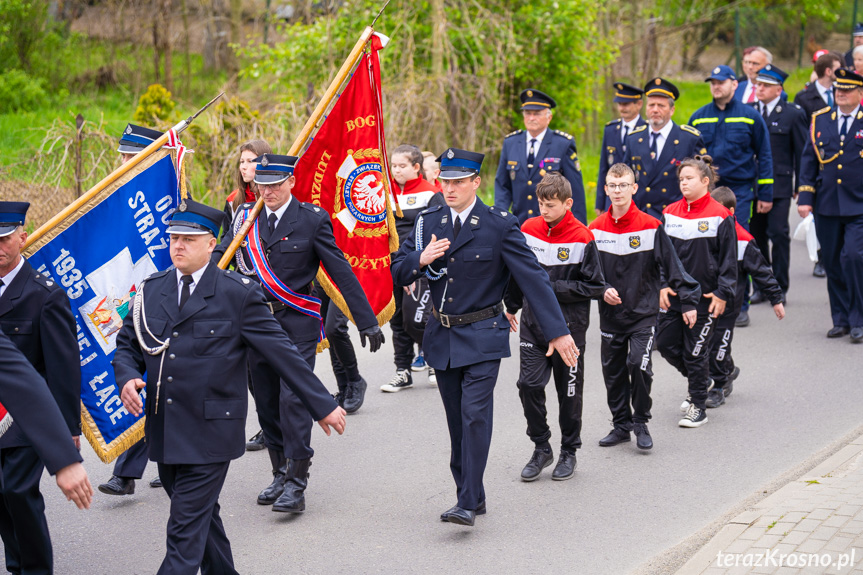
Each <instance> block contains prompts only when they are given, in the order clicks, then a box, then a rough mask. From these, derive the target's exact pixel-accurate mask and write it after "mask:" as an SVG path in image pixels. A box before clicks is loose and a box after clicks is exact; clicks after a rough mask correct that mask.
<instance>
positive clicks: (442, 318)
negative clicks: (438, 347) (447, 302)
mask: <svg viewBox="0 0 863 575" xmlns="http://www.w3.org/2000/svg"><path fill="white" fill-rule="evenodd" d="M439 315H440V324H441V325H442V326H444V327H449V326H450V325H449V316H448V315H446V314H445V313H439Z"/></svg>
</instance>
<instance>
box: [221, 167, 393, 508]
mask: <svg viewBox="0 0 863 575" xmlns="http://www.w3.org/2000/svg"><path fill="white" fill-rule="evenodd" d="M256 160H257V162H258V165H257V167H256V168H255V183H256V184H258V189H259V190H260V192H261V197H262V198H263V200H264V206H265V207H264V209H263V210H261V213H260V214H259V215H258V220H257V224H258V230H259V232H258V236H259V238H260V245H261V250H262V251H261V253H260V258H261V260H262V261H260V262H259V263H260V264H261V265H265V266H268V267H269V269H270V271H271V272H272V273H273V274H275V276H276V277H277V278H278V280H279V282H280V283H281V284H282V285H284V286H287V288H288V289H290V290H292V291H293V292H294V293H295V294H299V295H301V296H304V297H307V296H313V295H314V294H313V285H312V281H313V280H314V279H315V276H316V275H317V273H318V268H320V267H321V265H323V266H324V268H326V271H327V274H328V275H329V276H330V278H332V279H333V282H334V283H335V284H336V285H337V286H338V287H339V290H340V293H341V294H342V296H343V297H344V299H345V301H346V302H347V304H348V307H349V308H350V311H351V315H352V316H353V320H354V323H356V325H357V329H358V330H359V332H360V338H361V342H362V344H363V346H365V344H366V338H368V339H369V342H370V348H371V350H372V351H373V352H374V351H377V350H378V349H379V348H380V346H381V343H383V341H384V334H383V332H382V331H381V328H380V327H379V326H378V320H377V318H376V317H375V313H374V311H372V308H371V306H370V305H369V302H368V299H366V295H365V292H363V289H362V286H360V283H359V280H357V277H356V275H354V272H353V270H352V269H351V266H350V264H349V263H348V262H347V260H346V259H345V256H344V252H343V251H342V250H341V249H340V248H339V247H338V246H337V245H336V240H335V238H334V237H333V228H332V224H331V223H330V216H329V214H328V213H327V212H326V211H325V210H323V209H321V208H319V207H318V206H315V205H312V204H306V203H303V202H300V201H298V200H296V199H295V198H293V196H292V195H291V190H292V189H293V187H294V183H295V182H296V179H295V178H294V175H293V174H294V165H295V164H296V162H297V157H296V156H283V155H277V154H264V155H262V156H260V157H259V158H257V159H256ZM251 208H252V204H244V205H243V206H242V208H241V209H239V210H237V214H236V216H235V217H234V222H233V224H232V226H231V228H230V229H229V230H227V232H226V233H225V235H224V237H223V238H222V244H221V245H220V246H218V247H217V248H216V250H215V251H214V252H213V261H214V262H218V261H219V259H220V258H221V256H222V254H223V253H224V252H225V250H226V249H227V247H228V246H229V245H230V243H231V241H232V240H233V239H234V235H235V234H236V233H237V231H238V230H239V228H240V226H241V225H242V223H243V222H244V221H245V217H246V214H247V212H248V211H249V210H250V209H251ZM254 233H255V232H254V230H253V231H252V232H250V234H249V237H248V238H247V241H246V245H245V247H243V248H242V249H240V250H238V251H237V255H236V262H237V269H238V270H239V271H240V272H242V273H244V274H246V275H248V276H250V277H254V278H256V281H258V280H257V275H258V274H257V272H256V271H255V270H256V268H255V264H254V262H253V259H252V257H251V252H250V246H249V245H248V242H250V241H252V238H253V237H254ZM267 285H269V286H270V288H278V287H279V286H277V285H273V284H272V281H271V282H270V283H267V282H265V285H263V286H261V287H262V288H264V294H265V295H266V297H267V305H269V306H270V309H271V310H272V313H273V315H274V316H275V318H276V319H277V320H278V322H279V324H281V326H282V328H283V329H284V330H285V331H286V332H287V334H288V335H289V336H290V338H291V341H293V342H294V344H295V345H296V346H297V348H298V349H299V351H300V355H301V356H302V357H303V358H304V359H305V360H306V363H307V364H308V365H309V366H310V367H311V368H312V369H314V366H315V352H316V348H317V345H318V340H319V337H320V334H321V320H320V319H319V318H316V317H314V316H312V315H308V314H306V313H303V312H302V311H300V310H298V309H295V308H294V307H291V306H289V305H286V304H285V303H284V302H283V301H280V300H279V299H278V298H277V297H276V296H275V295H274V294H273V292H272V291H271V289H270V288H268V287H267ZM249 364H250V368H251V372H252V387H253V389H254V393H255V405H256V406H257V408H258V419H259V420H260V423H261V428H262V429H263V431H264V443H265V444H266V446H267V449H268V450H269V453H270V461H271V463H272V470H273V481H272V483H271V484H270V485H269V486H268V487H266V488H265V489H264V490H263V491H262V492H261V493H260V494H259V495H258V503H259V504H261V505H273V511H279V512H287V513H302V512H303V511H305V508H306V503H305V495H304V493H305V490H306V487H307V485H308V475H309V466H310V465H311V458H312V456H313V455H314V450H313V449H312V447H311V434H312V425H313V423H312V417H311V415H310V414H309V412H308V410H307V409H306V407H305V406H304V405H303V403H302V402H301V401H300V399H299V398H298V397H297V396H296V394H295V393H294V392H293V390H291V389H290V387H289V386H288V385H286V383H285V382H284V381H282V382H281V383H280V381H279V374H278V372H277V371H276V369H275V367H274V366H272V365H271V364H270V362H269V361H267V359H266V358H265V357H263V356H262V355H261V354H259V353H254V352H253V353H252V354H250V356H249ZM363 383H364V382H363ZM350 384H351V382H349V385H350ZM287 460H290V465H289V466H288V461H287Z"/></svg>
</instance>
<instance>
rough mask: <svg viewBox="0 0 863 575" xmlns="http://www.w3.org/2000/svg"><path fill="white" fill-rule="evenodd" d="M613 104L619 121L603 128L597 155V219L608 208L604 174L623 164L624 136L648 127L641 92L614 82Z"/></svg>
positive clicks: (613, 121) (624, 157)
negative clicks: (643, 111) (642, 110)
mask: <svg viewBox="0 0 863 575" xmlns="http://www.w3.org/2000/svg"><path fill="white" fill-rule="evenodd" d="M614 90H615V92H614V100H613V101H614V103H615V104H617V111H618V113H619V114H620V118H618V119H616V120H612V121H610V122H609V123H607V124H606V125H605V131H604V132H603V133H602V147H601V148H600V151H599V179H598V180H597V181H596V215H597V216H598V215H600V214H601V213H602V212H604V211H605V210H607V209H608V208H609V207H610V206H611V202H610V201H609V200H608V196H606V195H605V174H606V173H607V172H608V168H610V167H611V166H613V165H614V164H617V163H620V162H625V161H626V136H628V135H629V134H630V133H631V132H632V131H633V130H635V128H637V127H639V126H645V125H647V122H645V121H644V118H642V117H641V108H642V106H643V104H644V100H643V98H642V96H643V95H644V90H642V89H641V88H636V87H635V86H630V85H629V84H624V83H623V82H617V83H616V84H615V85H614Z"/></svg>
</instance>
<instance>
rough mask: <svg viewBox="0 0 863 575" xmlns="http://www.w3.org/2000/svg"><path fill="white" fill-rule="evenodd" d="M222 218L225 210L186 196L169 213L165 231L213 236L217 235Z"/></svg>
mask: <svg viewBox="0 0 863 575" xmlns="http://www.w3.org/2000/svg"><path fill="white" fill-rule="evenodd" d="M224 219H225V212H223V211H222V210H217V209H216V208H211V207H210V206H208V205H206V204H202V203H200V202H196V201H194V200H192V199H191V198H186V199H185V200H182V201H180V205H179V206H177V209H176V211H174V213H173V214H172V215H171V222H170V224H169V225H168V230H167V231H168V233H169V234H180V235H203V234H213V236H215V237H219V230H220V229H221V228H222V220H224Z"/></svg>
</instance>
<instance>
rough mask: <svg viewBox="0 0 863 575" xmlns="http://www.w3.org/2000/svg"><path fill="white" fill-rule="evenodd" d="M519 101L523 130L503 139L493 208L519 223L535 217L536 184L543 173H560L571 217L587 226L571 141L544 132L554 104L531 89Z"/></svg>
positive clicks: (557, 132) (560, 134) (563, 135)
mask: <svg viewBox="0 0 863 575" xmlns="http://www.w3.org/2000/svg"><path fill="white" fill-rule="evenodd" d="M520 98H521V111H522V114H523V116H524V127H525V130H516V131H515V132H513V133H511V134H509V135H508V136H507V137H506V138H504V140H503V151H502V152H501V154H500V163H499V164H498V166H497V175H496V176H495V178H494V207H496V208H498V209H499V210H510V211H511V212H512V213H513V214H514V215H515V216H516V217H517V218H518V221H519V223H522V224H523V223H524V222H525V220H527V219H528V218H532V217H534V216H538V215H539V203H538V202H537V199H536V185H537V184H538V183H539V181H540V180H541V179H542V177H543V176H544V175H545V174H546V172H560V173H562V174H563V176H564V177H565V178H566V179H567V180H569V185H570V186H571V187H572V199H573V203H572V213H573V215H575V217H576V218H578V219H579V221H580V222H581V223H583V224H587V208H586V207H585V200H584V182H583V181H582V179H581V165H580V163H579V161H578V152H577V151H576V149H575V141H574V140H573V139H572V136H570V135H569V134H567V133H566V132H561V131H560V130H549V129H548V125H549V124H550V123H551V118H552V115H553V114H552V109H553V108H554V107H555V106H557V103H556V102H555V101H554V99H553V98H552V97H551V96H549V95H548V94H544V93H542V92H540V91H539V90H533V89H528V90H524V91H522V93H521V96H520ZM510 208H511V209H510Z"/></svg>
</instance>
